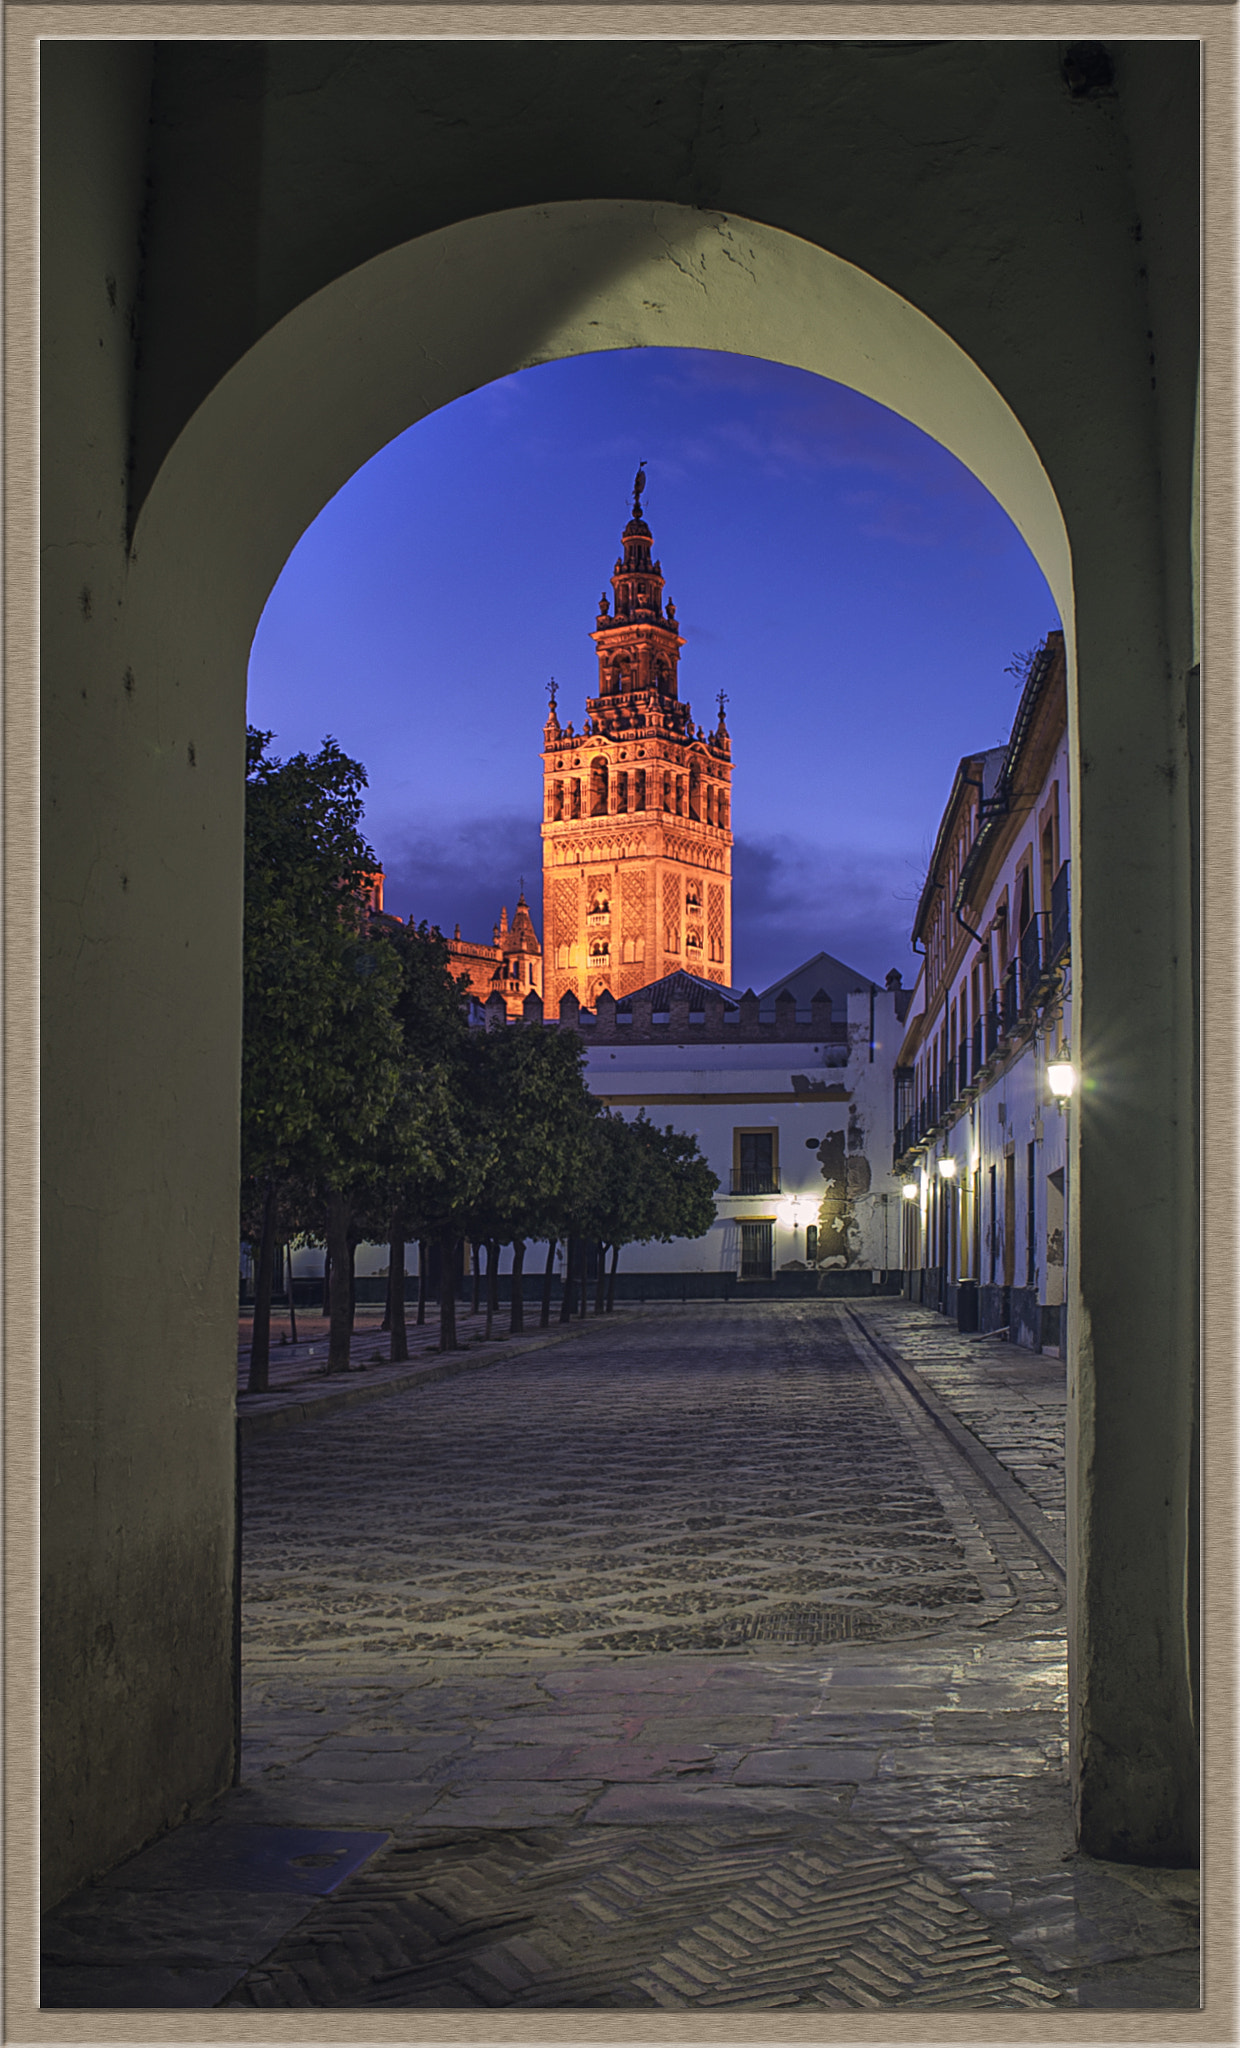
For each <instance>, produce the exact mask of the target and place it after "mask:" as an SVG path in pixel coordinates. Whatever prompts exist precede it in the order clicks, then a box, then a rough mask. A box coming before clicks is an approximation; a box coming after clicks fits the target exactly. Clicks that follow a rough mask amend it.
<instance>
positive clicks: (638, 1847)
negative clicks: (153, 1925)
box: [228, 1823, 1062, 2011]
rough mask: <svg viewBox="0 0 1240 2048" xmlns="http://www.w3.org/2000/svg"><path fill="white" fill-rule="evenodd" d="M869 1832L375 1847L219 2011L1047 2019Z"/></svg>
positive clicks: (955, 1910) (937, 1896)
mask: <svg viewBox="0 0 1240 2048" xmlns="http://www.w3.org/2000/svg"><path fill="white" fill-rule="evenodd" d="M1061 1990H1062V1987H1056V1986H1055V1985H1053V1984H1051V1983H1049V1982H1047V1981H1046V1979H1045V1978H1044V1977H1043V1976H1042V1975H1041V1973H1039V1972H1031V1971H1030V1970H1029V1969H1028V1968H1027V1967H1025V1966H1022V1965H1021V1964H1020V1963H1019V1962H1017V1961H1015V1960H1014V1959H1013V1957H1012V1956H1011V1955H1010V1954H1009V1953H1008V1952H1007V1950H1006V1949H1005V1948H1004V1946H1003V1945H1002V1943H1001V1942H999V1941H997V1940H996V1939H995V1937H994V1935H993V1933H992V1931H991V1929H990V1928H989V1927H988V1926H987V1924H986V1923H985V1921H984V1920H983V1919H982V1918H981V1917H980V1915H978V1914H977V1913H975V1912H973V1911H972V1910H971V1909H970V1908H969V1907H968V1906H967V1905H965V1904H963V1903H962V1902H961V1900H960V1899H959V1898H958V1897H957V1896H956V1894H955V1893H954V1892H953V1890H952V1888H951V1886H950V1885H948V1884H946V1883H945V1882H944V1881H943V1880H942V1879H940V1878H937V1877H936V1876H934V1875H933V1873H931V1872H929V1871H926V1870H924V1869H921V1868H920V1867H919V1866H918V1865H917V1864H916V1863H915V1861H914V1859H913V1858H912V1857H911V1856H909V1855H908V1854H907V1853H902V1852H901V1851H900V1850H898V1849H896V1848H894V1847H893V1846H892V1845H890V1844H889V1843H886V1842H884V1841H883V1840H882V1839H881V1837H878V1836H876V1835H874V1834H872V1833H871V1832H869V1831H867V1830H865V1829H862V1828H859V1827H850V1826H849V1825H848V1824H847V1823H837V1824H835V1825H820V1826H819V1827H817V1828H815V1829H814V1831H813V1833H812V1834H810V1833H808V1832H807V1833H805V1834H804V1835H803V1836H802V1837H801V1838H800V1839H798V1838H797V1837H796V1836H795V1835H793V1836H791V1837H790V1836H789V1835H788V1834H787V1832H786V1831H784V1830H770V1829H769V1828H768V1829H765V1830H764V1829H763V1828H761V1827H760V1826H759V1827H756V1828H755V1827H752V1826H751V1827H749V1828H747V1829H745V1831H744V1832H740V1831H738V1830H737V1829H736V1828H735V1826H733V1827H731V1828H727V1827H716V1828H701V1827H692V1826H685V1827H681V1828H676V1829H670V1828H664V1829H634V1830H624V1831H619V1832H614V1833H612V1834H610V1835H609V1837H608V1838H607V1839H606V1840H600V1839H599V1837H598V1834H597V1832H595V1833H594V1835H593V1837H592V1838H591V1836H590V1834H589V1833H588V1831H585V1830H573V1831H564V1830H558V1829H540V1830H537V1831H531V1832H530V1833H528V1834H520V1833H514V1834H506V1835H503V1836H500V1837H498V1838H495V1837H489V1836H483V1837H479V1838H475V1839H474V1840H472V1841H468V1840H467V1841H463V1842H455V1843H451V1844H445V1845H443V1846H442V1847H438V1848H437V1847H434V1846H426V1847H416V1846H415V1847H410V1848H398V1849H396V1850H394V1851H392V1852H391V1853H390V1854H389V1855H388V1856H387V1857H386V1858H384V1860H383V1861H382V1863H381V1864H380V1865H378V1866H377V1867H376V1868H375V1869H374V1870H373V1871H372V1872H371V1873H369V1874H368V1875H367V1876H366V1877H365V1878H363V1879H361V1880H359V1881H358V1883H356V1884H355V1885H354V1886H353V1887H352V1889H351V1892H350V1895H349V1897H348V1898H347V1899H341V1901H340V1902H339V1904H338V1905H334V1906H333V1907H324V1908H322V1909H320V1911H319V1912H318V1914H316V1916H315V1919H314V1921H313V1923H312V1925H310V1926H308V1927H307V1928H305V1929H304V1930H299V1933H298V1934H297V1935H296V1936H293V1937H291V1938H290V1939H289V1940H287V1941H286V1942H284V1943H283V1944H282V1946H281V1948H280V1949H279V1950H278V1951H277V1954H276V1955H275V1956H274V1957H272V1958H270V1959H269V1960H268V1961H267V1963H266V1964H265V1965H264V1966H263V1967H262V1968H261V1969H259V1970H257V1971H254V1972H251V1974H250V1976H249V1977H248V1978H247V1980H246V1982H245V1984H244V1985H243V1986H242V1987H240V1988H239V1989H238V1991H236V1992H234V1993H233V1994H232V1996H231V1998H230V2000H229V2001H228V2002H229V2003H231V2004H251V2005H276V2006H290V2005H323V2004H335V2005H390V2004H399V2005H402V2006H415V2005H430V2006H435V2005H441V2004H443V2003H445V2002H450V2003H452V2004H458V2003H461V2002H466V2003H469V2004H474V2005H480V2006H523V2005H527V2006H528V2005H534V2006H540V2007H551V2006H574V2007H576V2006H642V2005H645V2006H663V2007H670V2008H677V2007H685V2006H702V2007H713V2006H726V2005H736V2004H751V2005H762V2006H768V2005H769V2006H783V2005H807V2004H808V2005H817V2006H826V2007H828V2008H835V2009H840V2010H854V2011H855V2010H856V2009H858V2008H859V2007H860V2008H867V2007H881V2006H890V2005H893V2004H898V2005H902V2006H908V2005H914V2006H917V2005H924V2004H940V2003H945V2002H950V2001H952V2000H957V2001H959V2000H961V1999H963V2000H965V2001H966V2002H967V2003H968V2004H969V2005H970V2006H971V2007H977V2006H984V2005H988V2004H1000V2005H1016V2006H1033V2007H1035V2008H1042V2009H1045V2008H1046V2007H1048V2006H1052V2005H1055V2004H1057V2003H1058V2002H1059V2000H1060V1997H1061Z"/></svg>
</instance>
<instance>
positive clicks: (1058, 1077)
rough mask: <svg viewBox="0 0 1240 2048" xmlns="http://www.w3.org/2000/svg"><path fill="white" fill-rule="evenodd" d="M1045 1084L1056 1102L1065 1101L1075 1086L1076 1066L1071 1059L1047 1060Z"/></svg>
mask: <svg viewBox="0 0 1240 2048" xmlns="http://www.w3.org/2000/svg"><path fill="white" fill-rule="evenodd" d="M1046 1085H1047V1087H1048V1088H1049V1089H1050V1091H1051V1094H1052V1095H1053V1096H1054V1098H1055V1100H1056V1102H1066V1101H1067V1099H1068V1097H1069V1095H1071V1093H1072V1091H1073V1089H1074V1088H1075V1087H1076V1068H1075V1067H1074V1066H1073V1064H1072V1062H1071V1060H1068V1059H1057V1060H1048V1062H1047V1066H1046Z"/></svg>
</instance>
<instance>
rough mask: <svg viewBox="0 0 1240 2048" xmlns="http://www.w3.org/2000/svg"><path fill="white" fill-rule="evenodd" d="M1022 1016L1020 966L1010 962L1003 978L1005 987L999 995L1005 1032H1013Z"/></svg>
mask: <svg viewBox="0 0 1240 2048" xmlns="http://www.w3.org/2000/svg"><path fill="white" fill-rule="evenodd" d="M1019 1016H1020V965H1019V962H1018V961H1015V960H1009V961H1008V964H1007V969H1006V971H1005V973H1004V976H1003V987H1002V989H1001V991H1000V994H999V1020H1000V1023H1001V1025H1002V1027H1003V1029H1004V1031H1011V1030H1012V1029H1013V1027H1014V1025H1015V1023H1016V1020H1017V1018H1018V1017H1019Z"/></svg>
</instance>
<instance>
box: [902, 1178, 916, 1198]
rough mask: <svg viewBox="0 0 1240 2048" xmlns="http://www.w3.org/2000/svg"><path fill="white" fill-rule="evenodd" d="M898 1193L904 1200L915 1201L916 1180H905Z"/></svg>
mask: <svg viewBox="0 0 1240 2048" xmlns="http://www.w3.org/2000/svg"><path fill="white" fill-rule="evenodd" d="M900 1193H901V1194H902V1195H903V1197H904V1199H905V1201H906V1202H915V1201H916V1200H917V1182H916V1181H915V1180H906V1181H905V1183H904V1186H903V1187H902V1188H901V1189H900Z"/></svg>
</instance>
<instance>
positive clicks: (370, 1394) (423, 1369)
mask: <svg viewBox="0 0 1240 2048" xmlns="http://www.w3.org/2000/svg"><path fill="white" fill-rule="evenodd" d="M608 1322H609V1318H607V1317H606V1316H603V1317H599V1318H598V1320H597V1323H596V1321H595V1319H594V1318H593V1317H592V1318H591V1319H590V1321H589V1322H587V1323H586V1325H585V1328H584V1329H581V1328H578V1329H572V1328H570V1329H567V1330H563V1331H559V1330H557V1331H556V1333H555V1335H554V1336H539V1337H537V1338H536V1339H535V1340H534V1342H533V1343H529V1344H521V1345H520V1348H519V1349H509V1348H507V1346H505V1348H504V1349H502V1350H500V1349H498V1348H497V1349H496V1350H495V1351H494V1352H492V1353H491V1354H490V1355H489V1356H487V1357H485V1358H479V1357H476V1356H471V1355H465V1356H462V1357H460V1358H455V1357H449V1358H445V1359H444V1361H443V1363H442V1364H441V1365H417V1366H413V1367H412V1368H411V1369H410V1370H409V1371H408V1372H404V1373H400V1374H396V1375H393V1377H391V1378H390V1379H383V1380H379V1381H377V1382H375V1383H373V1384H372V1385H370V1386H362V1387H340V1388H338V1389H333V1391H332V1392H331V1393H325V1394H310V1395H308V1396H306V1397H305V1398H304V1399H294V1400H290V1401H282V1402H281V1403H280V1405H279V1406H278V1407H272V1408H265V1409H262V1408H260V1409H254V1410H250V1411H249V1412H247V1411H246V1410H245V1409H244V1408H242V1406H241V1405H240V1404H241V1402H242V1401H243V1400H244V1399H245V1398H246V1397H245V1396H244V1395H241V1394H239V1395H238V1396H237V1403H238V1405H237V1434H238V1436H239V1438H240V1440H241V1442H242V1443H246V1442H248V1441H249V1439H250V1438H251V1437H255V1436H268V1435H270V1433H271V1432H272V1430H276V1429H292V1428H294V1427H295V1426H296V1425H297V1423H299V1422H317V1421H318V1420H319V1419H320V1417H321V1416H324V1415H331V1414H333V1413H334V1412H335V1410H336V1409H338V1408H361V1407H364V1406H365V1405H366V1404H367V1403H368V1402H370V1401H383V1400H386V1399H387V1398H388V1396H389V1395H392V1394H406V1393H408V1391H409V1389H410V1388H411V1387H430V1386H434V1385H435V1383H436V1382H437V1381H439V1380H455V1379H459V1378H460V1377H461V1375H462V1374H464V1373H468V1372H482V1371H484V1370H485V1369H486V1368H487V1367H488V1366H491V1365H502V1364H503V1363H504V1362H505V1360H507V1359H511V1358H525V1357H526V1356H527V1355H528V1354H529V1353H530V1352H531V1351H545V1350H547V1349H548V1347H549V1346H551V1345H554V1344H566V1343H568V1342H569V1341H570V1340H572V1339H573V1338H578V1337H583V1336H586V1335H588V1334H589V1332H590V1331H591V1329H594V1328H597V1327H607V1325H608ZM499 1342H500V1343H501V1344H502V1343H503V1342H504V1340H503V1339H500V1340H499ZM266 1398H268V1397H267V1396H263V1395H260V1396H259V1399H266Z"/></svg>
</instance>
